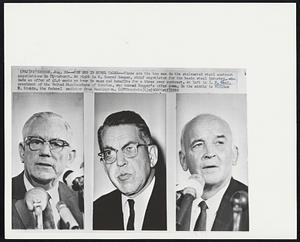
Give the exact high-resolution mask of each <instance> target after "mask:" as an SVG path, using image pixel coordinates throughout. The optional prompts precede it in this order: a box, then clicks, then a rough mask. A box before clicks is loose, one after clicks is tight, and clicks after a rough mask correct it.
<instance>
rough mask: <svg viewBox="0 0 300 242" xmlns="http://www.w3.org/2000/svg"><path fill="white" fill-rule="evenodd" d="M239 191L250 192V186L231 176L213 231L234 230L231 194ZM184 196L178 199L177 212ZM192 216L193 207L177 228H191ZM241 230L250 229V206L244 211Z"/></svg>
mask: <svg viewBox="0 0 300 242" xmlns="http://www.w3.org/2000/svg"><path fill="white" fill-rule="evenodd" d="M237 191H245V192H248V187H247V186H246V185H244V184H243V183H241V182H239V181H237V180H235V179H233V178H231V180H230V183H229V186H228V188H227V189H226V191H225V193H224V195H223V198H222V200H221V203H220V206H219V208H218V211H217V214H216V218H215V221H214V223H213V226H212V229H211V230H212V231H232V230H233V209H232V206H231V203H230V198H231V196H232V195H233V194H234V193H235V192H237ZM181 200H182V196H181V197H180V198H179V199H177V201H176V207H177V212H178V211H179V209H180V204H181ZM190 218H191V209H189V210H188V212H187V214H186V216H185V218H184V222H183V223H182V224H181V225H180V226H178V225H177V228H176V230H180V231H182V230H190ZM240 230H241V231H249V212H248V207H247V209H246V211H245V212H243V215H242V219H241V224H240Z"/></svg>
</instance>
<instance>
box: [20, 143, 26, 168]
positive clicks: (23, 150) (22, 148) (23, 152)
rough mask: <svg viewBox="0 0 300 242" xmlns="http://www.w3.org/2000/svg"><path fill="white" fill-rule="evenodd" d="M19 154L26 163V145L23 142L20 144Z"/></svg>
mask: <svg viewBox="0 0 300 242" xmlns="http://www.w3.org/2000/svg"><path fill="white" fill-rule="evenodd" d="M19 155H20V158H21V161H22V163H24V155H25V147H24V144H23V143H20V144H19Z"/></svg>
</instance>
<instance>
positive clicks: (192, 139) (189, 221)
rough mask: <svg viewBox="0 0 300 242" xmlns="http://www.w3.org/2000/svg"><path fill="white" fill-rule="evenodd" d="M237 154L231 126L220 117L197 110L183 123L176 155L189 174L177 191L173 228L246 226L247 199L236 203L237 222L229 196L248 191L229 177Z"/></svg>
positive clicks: (207, 229)
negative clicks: (179, 145)
mask: <svg viewBox="0 0 300 242" xmlns="http://www.w3.org/2000/svg"><path fill="white" fill-rule="evenodd" d="M238 154H239V153H238V147H237V146H236V145H234V144H233V140H232V131H231V128H230V126H229V124H228V123H227V122H226V121H225V120H223V119H222V118H220V117H218V116H216V115H212V114H200V115H198V116H196V117H195V118H193V119H192V120H190V121H189V122H188V123H187V124H186V125H185V126H184V128H183V130H182V134H181V150H180V151H179V158H180V164H181V167H182V169H183V170H184V171H188V172H189V173H190V177H189V178H188V180H187V181H186V182H185V184H181V187H183V189H182V190H180V191H178V192H177V201H176V205H177V206H176V208H177V230H194V231H225V230H229V231H230V230H249V221H248V204H247V203H245V204H238V206H240V207H239V208H242V209H243V213H242V216H240V215H241V214H239V215H238V216H240V217H239V218H241V219H240V220H239V221H238V225H237V224H236V223H237V222H236V221H237V220H236V218H234V216H236V215H237V213H236V214H235V215H234V213H235V210H234V208H233V200H234V199H235V198H236V197H238V198H239V197H242V196H243V199H244V200H245V199H246V197H245V196H247V192H248V187H247V186H246V185H244V184H243V183H241V182H239V181H237V180H235V179H234V178H233V177H232V166H234V165H236V163H237V160H238ZM189 197H190V198H192V200H191V199H190V200H188V199H189ZM244 200H243V202H244ZM188 201H190V202H188ZM238 201H240V200H238ZM187 204H188V205H187ZM178 220H180V221H178ZM236 226H238V227H237V228H236Z"/></svg>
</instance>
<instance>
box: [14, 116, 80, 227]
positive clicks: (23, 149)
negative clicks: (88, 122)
mask: <svg viewBox="0 0 300 242" xmlns="http://www.w3.org/2000/svg"><path fill="white" fill-rule="evenodd" d="M22 134H23V141H22V142H21V143H20V144H19V153H20V158H21V161H22V163H24V171H23V172H22V173H21V174H19V175H18V176H16V177H14V178H13V179H12V228H13V229H36V228H37V223H38V219H37V217H36V216H37V211H38V210H35V209H36V207H34V206H35V204H39V205H40V206H41V208H42V210H43V217H42V218H43V221H40V223H41V224H43V226H42V227H39V228H43V229H46V228H47V229H67V228H68V226H69V225H68V224H64V222H63V221H62V220H61V219H60V214H59V211H58V209H56V206H57V203H58V202H63V203H64V204H65V205H66V206H67V207H68V208H69V210H70V211H71V213H72V216H73V217H74V218H75V220H76V221H77V223H78V226H79V227H80V228H83V218H82V213H81V212H80V210H79V206H78V194H77V193H75V192H74V191H72V190H71V189H70V188H69V187H68V186H67V185H65V184H64V183H62V182H60V179H61V176H62V175H63V173H64V171H65V168H66V167H67V166H68V165H70V164H71V163H72V162H73V160H74V158H75V154H76V151H75V150H74V149H72V146H71V140H72V139H71V136H72V132H71V128H70V125H69V124H68V123H67V122H66V121H65V120H64V119H63V118H62V117H61V116H60V115H58V114H56V113H53V112H40V113H35V114H33V115H32V116H31V117H30V118H29V119H28V120H27V122H26V123H25V125H24V127H23V130H22ZM44 194H46V195H44ZM44 196H46V201H44V200H43V197H44ZM37 200H39V201H37ZM45 202H46V204H45V205H41V204H43V203H45ZM45 206H46V207H45ZM46 211H47V214H45V212H46Z"/></svg>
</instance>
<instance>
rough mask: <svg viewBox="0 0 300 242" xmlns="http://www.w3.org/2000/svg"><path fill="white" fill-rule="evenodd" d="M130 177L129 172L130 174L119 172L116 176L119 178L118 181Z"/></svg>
mask: <svg viewBox="0 0 300 242" xmlns="http://www.w3.org/2000/svg"><path fill="white" fill-rule="evenodd" d="M130 177H131V174H130V173H122V174H120V175H119V176H118V179H119V180H120V181H127V180H129V179H130Z"/></svg>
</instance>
